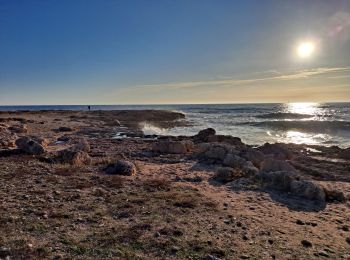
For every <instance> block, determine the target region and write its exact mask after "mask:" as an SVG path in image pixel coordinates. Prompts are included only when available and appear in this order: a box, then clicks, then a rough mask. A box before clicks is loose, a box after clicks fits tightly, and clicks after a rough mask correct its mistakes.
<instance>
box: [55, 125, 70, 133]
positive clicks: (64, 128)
mask: <svg viewBox="0 0 350 260" xmlns="http://www.w3.org/2000/svg"><path fill="white" fill-rule="evenodd" d="M57 130H58V131H59V132H71V131H73V129H72V128H70V127H66V126H61V127H59V128H58V129H57Z"/></svg>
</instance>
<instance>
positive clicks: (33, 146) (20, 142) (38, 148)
mask: <svg viewBox="0 0 350 260" xmlns="http://www.w3.org/2000/svg"><path fill="white" fill-rule="evenodd" d="M16 145H17V147H18V149H20V150H22V151H23V152H25V153H27V154H31V155H40V154H43V153H45V149H44V147H43V146H42V145H41V144H39V143H38V142H36V141H35V140H33V139H31V138H30V137H21V138H18V139H17V140H16Z"/></svg>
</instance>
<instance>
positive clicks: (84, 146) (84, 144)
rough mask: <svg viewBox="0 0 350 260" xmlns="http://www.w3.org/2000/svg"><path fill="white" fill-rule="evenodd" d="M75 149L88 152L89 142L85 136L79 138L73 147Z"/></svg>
mask: <svg viewBox="0 0 350 260" xmlns="http://www.w3.org/2000/svg"><path fill="white" fill-rule="evenodd" d="M72 149H73V150H75V151H83V152H87V153H88V152H90V144H89V143H88V141H87V140H86V139H85V138H82V139H80V140H79V141H78V142H77V143H76V144H75V145H74V146H73V147H72Z"/></svg>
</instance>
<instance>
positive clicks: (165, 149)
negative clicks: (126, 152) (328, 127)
mask: <svg viewBox="0 0 350 260" xmlns="http://www.w3.org/2000/svg"><path fill="white" fill-rule="evenodd" d="M193 149H194V144H193V142H192V141H188V140H184V141H170V140H169V141H159V142H155V143H153V145H152V150H153V151H154V152H158V153H170V154H184V153H188V152H191V151H192V150H193Z"/></svg>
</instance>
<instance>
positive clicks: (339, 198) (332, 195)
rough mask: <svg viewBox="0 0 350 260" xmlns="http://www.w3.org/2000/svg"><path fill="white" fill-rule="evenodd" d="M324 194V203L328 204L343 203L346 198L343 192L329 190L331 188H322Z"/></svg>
mask: <svg viewBox="0 0 350 260" xmlns="http://www.w3.org/2000/svg"><path fill="white" fill-rule="evenodd" d="M323 189H324V192H325V194H326V201H328V202H345V201H346V197H345V194H344V192H342V191H341V190H336V189H331V188H325V187H324V188H323Z"/></svg>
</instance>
